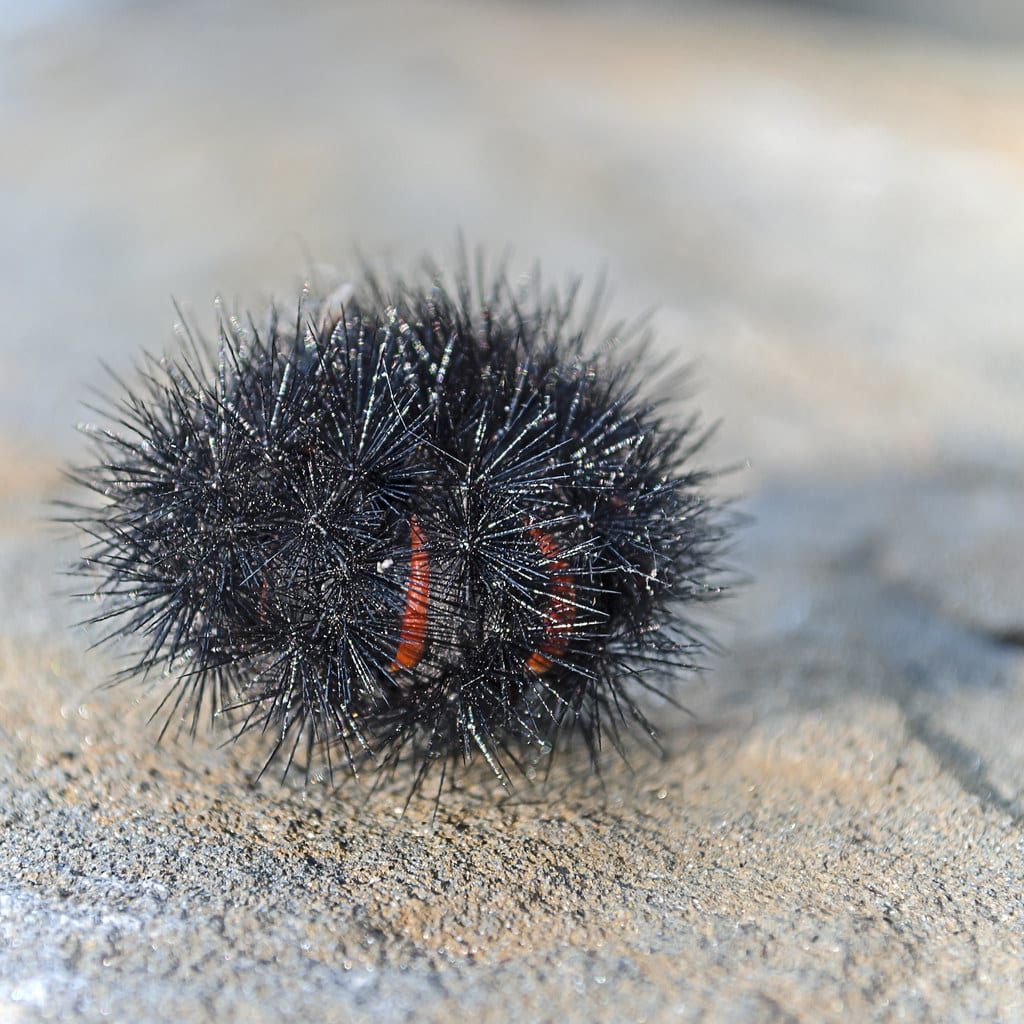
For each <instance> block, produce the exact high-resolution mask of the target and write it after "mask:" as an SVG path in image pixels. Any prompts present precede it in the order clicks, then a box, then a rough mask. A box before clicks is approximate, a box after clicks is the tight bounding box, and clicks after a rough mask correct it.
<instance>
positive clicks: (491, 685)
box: [75, 278, 726, 779]
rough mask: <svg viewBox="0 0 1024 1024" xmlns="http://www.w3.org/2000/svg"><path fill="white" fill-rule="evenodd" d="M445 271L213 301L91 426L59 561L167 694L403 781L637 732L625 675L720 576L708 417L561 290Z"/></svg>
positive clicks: (289, 750) (659, 650)
mask: <svg viewBox="0 0 1024 1024" xmlns="http://www.w3.org/2000/svg"><path fill="white" fill-rule="evenodd" d="M440 282H441V279H440V278H433V279H431V280H429V281H428V282H427V283H426V284H425V285H424V286H422V287H417V286H415V285H406V284H398V285H396V286H394V287H393V288H387V287H385V286H383V285H381V284H379V283H377V282H375V281H371V282H370V283H369V284H368V285H367V286H366V288H365V289H364V290H363V291H362V292H360V291H358V290H357V291H356V292H355V295H354V297H353V298H352V299H351V301H349V303H348V304H347V306H346V307H345V308H344V309H343V310H342V309H337V308H332V307H331V306H330V305H329V304H328V303H327V302H322V303H318V302H316V301H314V300H312V299H309V298H308V296H307V297H305V298H304V299H303V301H302V303H300V307H299V310H298V315H297V316H296V317H294V318H292V317H288V318H285V317H283V316H281V315H279V314H278V313H273V314H271V315H270V317H269V318H268V321H267V323H266V324H265V325H263V326H261V327H257V326H256V325H255V324H253V323H247V324H243V323H242V322H241V321H239V320H237V319H234V318H228V319H225V321H224V323H223V325H222V328H221V332H220V344H219V347H218V350H217V357H216V359H212V358H211V357H210V354H209V353H207V352H206V351H205V350H204V349H203V347H202V345H201V344H198V343H197V344H194V345H193V346H192V348H191V349H190V350H189V351H187V352H186V353H185V354H183V355H182V356H180V357H178V358H171V359H165V360H151V361H150V362H149V364H148V365H147V368H146V370H145V372H144V373H143V374H142V375H141V378H140V383H139V384H138V385H137V386H136V388H135V389H134V391H131V392H129V393H128V394H126V395H125V396H123V397H122V398H121V399H120V400H119V402H118V404H117V405H116V413H115V419H116V423H117V425H116V427H115V428H113V429H111V430H101V429H96V428H93V429H91V430H90V433H91V436H92V437H93V440H94V443H95V445H96V447H97V449H98V458H97V460H96V462H95V464H94V465H93V466H90V467H86V468H84V469H81V470H78V471H76V473H75V476H76V478H77V480H78V481H79V482H80V483H81V484H84V485H85V486H86V487H88V488H89V489H91V491H93V492H94V495H97V496H98V497H99V500H95V499H94V500H91V501H88V502H84V503H82V504H81V505H79V506H77V508H76V516H77V518H78V519H79V521H82V522H84V526H85V529H86V531H87V533H88V535H89V542H88V545H87V549H86V553H85V556H84V557H83V559H82V561H81V563H80V565H79V566H78V572H80V573H81V574H83V575H86V576H88V577H91V578H93V579H94V580H95V581H96V586H95V591H94V594H95V596H98V597H99V598H100V599H101V600H102V602H103V610H102V612H101V613H100V614H99V615H98V616H97V617H96V618H97V619H99V620H104V621H109V622H110V623H111V629H110V630H109V632H108V636H110V637H116V636H131V637H133V638H135V639H136V641H137V644H138V648H137V657H136V658H135V660H134V661H133V663H132V666H131V668H130V670H129V674H138V675H141V676H150V675H153V674H154V673H159V674H162V675H163V676H164V677H166V680H167V688H168V689H167V694H166V699H165V701H164V707H165V709H166V712H167V715H168V719H169V720H170V719H179V720H180V719H184V720H185V721H187V722H189V723H190V724H191V726H192V727H193V728H194V727H195V725H196V724H197V722H198V720H199V718H200V716H201V714H202V710H203V708H207V709H209V710H210V711H212V712H213V713H215V714H216V713H226V714H229V715H230V716H232V717H233V718H234V720H235V721H236V723H237V725H238V728H239V729H240V730H246V729H252V728H256V729H263V730H268V731H270V732H271V733H272V735H273V736H274V752H275V753H276V752H278V751H282V750H283V751H284V753H285V754H286V756H287V762H288V763H291V759H292V757H293V755H294V753H295V751H296V749H297V747H298V746H299V744H300V743H302V742H309V743H313V742H320V741H326V742H327V743H328V748H329V749H331V748H339V747H340V749H341V750H342V751H343V754H344V757H345V758H346V760H347V761H348V764H349V765H350V766H351V767H352V768H353V770H354V769H355V768H356V767H357V766H358V765H359V764H361V763H362V761H363V760H364V756H365V755H367V754H369V755H373V756H380V757H382V758H383V760H385V761H388V760H397V759H398V757H399V755H400V754H401V752H402V751H409V752H411V753H412V754H413V756H414V759H415V760H416V761H417V763H418V764H419V772H418V773H417V775H416V777H417V779H422V777H423V775H424V774H425V772H426V770H427V769H428V768H429V766H430V765H431V764H432V763H434V762H435V761H438V760H443V761H460V760H464V759H470V758H471V757H472V756H473V755H474V754H475V753H476V754H481V755H483V757H485V758H486V760H487V762H488V763H489V764H490V765H491V767H492V768H493V769H494V771H495V772H496V773H497V774H499V776H501V777H502V778H504V777H505V773H506V765H507V764H508V763H509V761H511V762H512V763H514V764H521V754H522V753H523V752H524V750H525V749H526V748H530V747H534V748H537V749H547V748H550V747H553V746H554V745H555V744H556V742H557V740H558V739H559V737H560V736H562V735H566V734H569V733H571V732H576V733H578V734H581V735H582V736H583V737H584V738H585V740H586V742H587V744H588V746H589V747H590V750H591V753H592V755H593V756H594V757H595V758H596V756H597V753H598V751H599V748H600V746H601V740H602V736H606V735H609V734H610V735H611V736H612V739H613V742H614V743H615V745H616V746H618V744H619V734H620V731H621V729H622V728H623V727H624V726H628V725H629V724H631V723H632V722H634V721H635V722H639V723H641V724H642V725H643V726H644V727H645V728H647V730H648V731H649V732H651V731H652V730H651V729H650V727H649V726H648V725H647V723H646V720H645V719H644V717H643V714H642V712H641V710H640V706H639V705H638V703H637V693H638V690H637V687H640V688H643V687H647V688H649V689H656V690H657V691H658V692H663V691H664V690H667V689H668V688H669V684H671V683H672V682H673V681H674V677H675V675H677V674H678V671H679V670H680V668H682V667H685V666H690V665H692V663H693V661H694V659H695V656H696V653H697V652H698V650H699V648H700V647H701V646H702V643H703V639H702V633H701V631H700V630H699V629H698V628H697V627H696V625H695V624H694V623H693V622H692V621H691V617H690V614H689V609H690V607H691V606H692V603H693V602H702V601H705V600H708V599H710V598H713V597H716V596H717V595H718V594H719V593H720V592H721V589H722V588H721V586H720V585H719V578H720V573H719V570H718V568H717V557H718V554H719V552H720V549H721V545H722V542H723V540H724V537H725V533H726V529H725V526H724V519H723V516H722V514H721V509H720V508H718V507H717V506H716V505H715V503H713V502H711V501H709V500H708V498H707V496H706V494H705V490H704V488H705V485H706V483H707V479H708V473H707V472H706V471H705V470H702V469H700V468H695V467H693V466H691V465H690V464H689V463H690V461H691V460H692V458H693V457H694V453H695V452H696V451H697V449H698V448H699V446H700V442H701V440H702V435H701V434H700V433H699V431H698V430H697V428H696V427H695V425H694V422H693V421H691V422H690V423H688V424H687V425H685V426H672V425H671V424H669V423H666V422H664V421H663V419H662V416H661V412H660V410H659V408H658V407H656V406H655V405H653V404H651V403H650V402H647V401H645V400H644V399H643V398H642V397H640V395H639V394H638V388H637V381H638V380H639V378H640V373H639V372H638V371H637V370H635V369H634V368H631V367H629V366H628V365H626V363H625V362H624V361H621V360H620V361H616V360H615V359H614V358H613V357H611V356H609V355H608V354H607V353H605V354H603V355H602V354H597V355H592V354H589V353H590V352H591V351H592V350H593V349H594V346H595V342H596V343H600V342H602V341H607V340H608V337H607V336H605V337H602V336H597V337H594V336H593V335H594V333H595V330H596V328H595V326H594V320H593V318H592V317H591V318H587V317H583V318H576V317H575V316H574V312H573V303H572V300H571V299H567V300H561V299H559V298H558V297H557V296H555V295H551V294H547V293H543V292H542V291H540V290H539V289H538V288H535V289H533V290H530V291H528V292H526V293H523V294H515V293H513V291H512V290H511V289H510V288H509V287H508V286H506V285H505V284H503V283H502V282H501V281H499V282H497V283H496V284H495V285H494V286H493V288H490V289H488V290H487V292H486V294H483V289H480V293H481V294H477V293H476V292H474V291H473V290H472V289H470V288H469V286H468V285H467V283H466V282H465V280H461V281H459V282H457V283H456V285H455V287H454V288H453V289H451V290H449V289H446V288H445V287H444V286H443V284H442V283H440Z"/></svg>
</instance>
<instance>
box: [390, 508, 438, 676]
mask: <svg viewBox="0 0 1024 1024" xmlns="http://www.w3.org/2000/svg"><path fill="white" fill-rule="evenodd" d="M429 607H430V558H429V557H428V555H427V545H426V539H425V538H424V536H423V531H422V530H421V529H420V524H419V522H418V521H417V519H416V517H415V516H410V517H409V583H408V585H407V586H406V588H405V611H404V612H403V613H402V625H401V627H400V628H399V632H398V650H397V651H396V652H395V660H394V661H393V662H392V663H391V665H390V666H389V667H388V671H389V672H398V671H400V670H401V669H403V668H415V667H416V666H417V665H418V664H419V662H420V658H422V657H423V650H424V648H425V647H426V646H427V610H428V608H429Z"/></svg>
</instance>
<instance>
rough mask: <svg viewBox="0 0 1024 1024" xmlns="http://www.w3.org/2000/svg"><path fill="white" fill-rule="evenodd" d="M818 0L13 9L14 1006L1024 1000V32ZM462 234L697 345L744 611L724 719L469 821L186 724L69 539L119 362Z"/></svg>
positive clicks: (513, 796)
mask: <svg viewBox="0 0 1024 1024" xmlns="http://www.w3.org/2000/svg"><path fill="white" fill-rule="evenodd" d="M918 6H920V5H918ZM910 9H913V10H917V9H918V7H914V5H910V7H908V10H910ZM997 9H998V11H999V12H1000V17H1005V18H1011V17H1012V5H999V4H993V5H991V10H993V11H995V10H997ZM798 10H799V9H798V8H797V7H794V6H789V7H787V6H785V5H780V6H778V7H764V8H750V9H744V8H739V7H735V6H733V5H728V7H725V6H724V5H723V6H719V7H717V8H716V7H706V8H705V7H695V6H689V5H685V4H678V5H676V4H673V5H658V6H653V7H650V8H648V7H645V6H635V7H631V8H629V9H628V10H622V11H616V10H613V9H611V8H608V9H602V8H600V7H592V6H590V5H564V6H560V5H559V6H549V5H526V4H523V5H519V4H505V5H499V4H488V3H475V2H474V3H469V2H468V0H467V2H466V3H457V2H454V0H441V2H438V3H431V4H429V5H423V4H416V3H412V2H409V3H405V4H399V3H393V4H385V5H365V6H364V5H359V4H351V5H348V4H346V5H340V4H331V3H325V2H315V0H310V2H308V3H303V4H300V5H296V7H295V9H294V11H290V12H289V13H288V14H287V15H285V14H283V13H282V11H281V8H280V7H279V6H278V5H270V4H266V5H259V4H245V5H242V4H241V3H225V4H221V5H212V4H199V3H180V4H165V3H150V4H140V5H129V4H123V5H122V4H108V5H95V6H93V7H92V8H90V13H89V14H88V16H86V14H85V13H83V11H82V10H81V9H78V8H75V7H71V6H66V7H61V8H60V11H59V14H60V16H59V17H58V18H53V17H50V18H47V17H45V16H43V15H39V16H36V17H34V18H33V19H26V20H24V21H23V22H22V23H19V24H17V25H14V24H13V23H7V24H0V121H2V124H3V140H4V141H3V151H4V159H3V160H2V161H0V223H2V224H3V225H4V231H3V236H4V246H3V248H2V249H0V270H2V273H0V308H2V309H3V311H4V320H3V322H4V330H3V332H2V334H0V613H2V614H0V1019H3V1020H10V1021H15V1022H20V1021H37V1020H39V1021H49V1020H61V1019H83V1020H99V1019H115V1020H143V1019H154V1020H175V1021H180V1022H186V1021H202V1020H231V1019H239V1020H246V1021H257V1022H258V1021H263V1020H266V1021H278V1020H282V1019H287V1020H302V1021H314V1020H315V1021H333V1020H338V1021H342V1020H344V1021H362V1020H366V1021H375V1022H380V1021H392V1020H393V1021H401V1020H413V1019H415V1020H425V1021H446V1020H453V1019H467V1018H468V1019H475V1020H480V1021H485V1022H486V1021H505V1020H509V1019H514V1020H523V1021H525V1020H559V1021H581V1022H583V1021H626V1020H630V1021H641V1020H646V1021H662V1020H664V1021H668V1020H681V1021H687V1020H703V1019H712V1020H721V1021H747V1020H749V1021H762V1020H780V1021H782V1020H787V1021H788V1020H798V1021H815V1022H817V1021H829V1020H840V1019H878V1020H898V1021H913V1020H921V1021H927V1020H936V1019H944V1020H972V1021H973V1020H991V1021H1013V1020H1019V1019H1022V1018H1024V915H1022V910H1024V908H1022V891H1024V889H1022V881H1021V880H1022V873H1024V841H1022V821H1024V785H1022V780H1024V585H1022V583H1021V580H1022V578H1024V543H1022V541H1024V531H1022V528H1021V518H1022V516H1021V509H1022V507H1024V458H1022V457H1024V405H1022V403H1021V394H1022V393H1024V303H1022V302H1021V300H1020V265H1021V253H1024V144H1022V138H1024V136H1022V135H1021V133H1020V124H1021V118H1022V117H1024V60H1022V59H1021V57H1022V56H1024V55H1022V54H1021V52H1020V51H1019V50H1015V49H1013V48H1012V47H1011V46H1010V45H1009V44H1005V45H1001V46H997V45H989V46H982V45H981V44H979V43H977V42H973V43H971V44H969V45H968V44H966V43H960V42H957V40H956V37H955V36H953V35H942V36H927V35H925V34H922V33H921V32H919V31H915V30H913V29H912V28H910V27H904V28H896V27H894V26H893V25H892V24H885V25H880V24H873V23H871V22H857V21H853V20H847V21H841V20H829V19H828V18H827V17H825V16H824V15H820V14H819V15H815V16H810V15H808V14H806V13H805V14H803V15H799V14H798V13H797V12H798ZM51 14H52V11H51ZM1008 34H1009V35H1011V36H1012V33H1008ZM1015 38H1019V35H1018V36H1015ZM459 227H461V228H462V229H463V230H464V231H465V232H466V234H467V236H468V237H469V238H470V239H471V240H472V241H477V240H479V241H482V242H487V243H490V244H492V245H494V246H496V247H500V246H502V245H504V244H505V243H509V244H511V245H512V246H513V247H514V253H515V255H514V256H513V260H514V261H515V260H520V263H521V265H523V266H527V265H528V262H529V260H530V259H531V258H532V257H534V256H535V255H536V256H541V257H543V258H544V261H545V264H546V266H547V267H548V269H549V271H550V272H552V273H553V274H554V275H555V276H557V275H558V274H560V273H562V272H563V271H568V270H571V269H577V270H582V271H585V272H592V271H594V270H595V269H597V268H599V267H601V266H602V265H603V266H604V267H606V269H607V271H608V275H609V277H610V278H611V280H613V281H614V282H615V284H616V293H615V297H614V299H613V308H614V309H615V310H616V311H621V312H624V313H628V312H631V311H635V310H636V309H638V308H644V307H647V306H656V307H657V308H658V312H657V314H656V316H655V323H656V325H657V327H658V329H659V336H660V338H661V343H662V344H663V345H664V346H666V347H668V346H676V349H677V351H678V352H679V353H681V354H682V355H684V356H685V357H687V358H692V359H694V360H695V361H696V362H695V371H694V372H695V377H696V383H697V385H698V388H699V391H698V394H699V401H700V403H701V404H702V406H704V407H705V408H706V409H707V410H708V412H709V414H710V415H711V416H712V417H717V416H719V415H721V416H722V418H723V425H722V428H721V430H720V431H719V432H718V434H717V435H716V438H715V441H714V445H713V448H712V450H711V451H710V452H709V459H711V460H712V461H715V462H717V463H719V464H738V465H739V469H738V470H737V471H736V472H734V473H731V474H729V475H727V476H725V477H723V479H722V480H721V484H720V486H721V488H722V490H723V491H724V492H726V493H742V494H744V495H745V498H744V501H743V504H742V507H743V510H744V511H745V512H747V513H749V514H750V516H751V523H750V525H749V526H748V527H747V528H746V529H744V530H743V531H742V534H741V536H740V538H739V540H738V542H737V545H736V548H735V551H734V553H733V561H734V562H735V564H736V565H737V567H738V568H739V569H740V570H741V571H742V572H743V573H744V574H746V575H749V577H750V578H751V583H750V584H749V585H748V586H746V587H744V588H742V589H741V591H740V592H739V593H737V595H736V597H735V598H734V599H733V600H732V602H730V603H729V604H728V605H724V606H723V607H722V608H721V610H720V613H719V615H718V619H717V622H716V628H717V631H718V634H719V635H720V637H721V638H722V641H723V644H724V646H725V648H726V653H724V654H723V655H722V656H721V657H720V658H718V659H717V660H716V664H715V665H714V669H713V671H711V672H709V673H708V674H707V675H706V676H704V677H702V678H701V679H700V680H699V681H697V682H692V681H690V682H688V683H686V684H685V686H686V687H687V688H686V689H685V690H684V691H683V692H684V693H685V699H686V702H687V703H688V705H689V706H690V707H691V708H692V710H693V712H694V717H693V718H692V719H687V718H686V717H684V716H681V715H677V716H672V715H665V714H662V713H659V718H662V719H663V720H664V723H665V725H664V730H663V736H662V741H663V744H664V747H665V756H664V757H663V758H660V759H659V758H657V757H655V756H654V755H653V754H652V753H651V752H649V751H647V750H646V748H644V747H643V745H642V744H638V745H637V747H636V749H635V750H634V749H632V748H631V750H630V759H631V764H632V768H631V769H628V768H626V767H625V766H624V765H623V764H622V763H621V762H619V761H618V760H617V759H616V758H615V757H614V756H610V757H609V759H608V761H607V763H606V767H605V771H604V774H603V777H602V778H601V779H595V778H594V777H593V776H592V773H591V772H590V771H589V769H588V766H587V764H586V762H585V758H580V759H579V760H576V759H574V758H573V757H572V756H569V757H566V758H563V759H562V760H561V761H560V762H558V763H556V764H555V765H554V767H553V768H552V770H551V774H550V777H549V778H547V779H546V780H545V779H543V778H538V779H536V780H535V781H534V782H533V783H532V784H531V783H529V782H526V781H523V782H522V783H521V784H519V785H518V786H517V787H516V789H515V791H514V792H512V793H503V792H502V791H501V789H500V787H498V786H497V785H496V784H495V782H494V781H493V780H492V779H491V778H489V777H488V774H487V772H486V770H485V769H475V768H474V769H472V770H470V771H469V772H467V773H466V774H465V775H464V777H463V778H462V779H461V781H460V784H459V787H458V789H457V790H455V791H454V792H451V793H447V794H446V795H445V797H444V799H443V802H442V803H441V805H440V808H439V810H438V812H437V816H436V820H434V821H433V822H432V821H431V815H432V811H433V806H432V803H431V801H430V800H429V799H423V800H414V801H413V802H412V804H411V806H410V807H409V809H408V811H407V812H406V814H405V815H404V817H403V816H402V815H401V810H402V806H403V803H404V799H405V788H404V785H403V783H402V781H401V779H399V780H397V781H395V782H394V783H390V784H385V785H383V786H380V787H378V788H377V789H376V790H375V791H373V790H372V789H371V785H370V781H369V780H366V781H364V782H362V783H361V784H355V783H346V784H344V785H341V786H340V787H339V788H338V789H336V790H332V789H330V787H328V786H327V785H325V784H324V783H323V781H322V779H320V778H319V777H318V776H314V777H313V778H312V779H311V780H310V782H309V783H308V784H307V785H304V784H303V780H302V779H301V778H297V777H294V776H293V777H291V778H290V779H289V781H288V782H287V784H283V785H282V784H280V783H278V782H277V781H276V780H273V779H264V780H263V781H262V782H261V783H260V784H259V785H254V783H253V766H254V765H256V764H258V763H259V759H260V749H259V745H258V743H255V742H246V743H244V744H239V745H237V746H232V747H221V746H219V745H218V743H217V737H216V736H214V737H211V736H208V735H201V736H200V737H199V738H198V739H197V740H196V741H195V742H191V741H189V740H188V739H187V738H185V739H179V740H173V739H172V740H171V741H169V742H166V743H165V744H163V745H161V746H156V745H155V744H154V739H155V730H154V729H153V728H152V727H150V726H148V725H147V715H148V713H149V712H151V711H152V708H153V704H154V701H155V699H156V698H155V697H154V696H152V695H150V696H145V695H142V694H139V693H138V692H136V691H134V690H131V689H126V688H121V689H116V690H108V689H103V688H102V683H103V681H104V680H105V679H106V678H108V677H109V675H110V673H111V672H112V671H113V669H114V668H115V667H116V660H115V658H116V652H113V651H90V650H88V649H87V644H88V641H89V639H90V638H89V637H88V636H87V635H84V634H83V632H82V631H80V630H77V629H73V628H70V626H71V623H72V621H73V620H74V619H75V618H76V617H80V616H81V615H82V614H83V611H82V608H81V606H78V605H76V604H75V603H74V602H72V601H69V600H67V599H66V597H64V596H63V594H62V592H63V591H65V590H67V589H69V584H67V583H66V582H65V581H63V580H61V579H60V577H59V576H58V575H57V570H58V569H59V568H60V566H61V565H63V564H66V563H67V562H68V561H69V560H70V559H71V558H73V557H74V554H75V550H76V542H75V541H74V540H73V539H71V538H68V537H65V536H63V535H62V531H61V530H60V529H57V528H54V527H52V526H46V525H45V524H44V522H43V521H44V520H45V519H46V517H47V516H48V515H49V514H50V513H49V510H48V509H47V506H46V502H47V501H48V500H50V499H52V498H54V497H57V496H59V494H60V493H61V492H62V486H63V485H62V484H61V481H60V477H59V467H60V466H61V464H62V463H63V461H64V460H65V459H66V458H67V457H68V456H69V455H73V454H74V452H75V451H76V450H78V440H77V438H76V436H75V434H74V431H73V425H74V423H75V421H76V420H78V419H80V418H84V417H86V416H88V415H89V413H87V412H85V411H83V410H81V409H80V408H79V407H78V406H76V405H75V402H76V401H77V400H78V399H79V398H82V397H85V396H87V390H88V388H89V387H90V386H92V385H96V384H100V383H102V381H103V376H102V373H101V371H100V370H99V369H98V363H99V360H100V359H101V358H102V359H105V360H107V361H108V362H110V363H112V364H113V365H114V366H115V367H116V368H118V369H120V370H126V369H127V368H128V367H130V365H131V361H132V359H133V357H134V355H135V354H136V353H137V352H138V351H139V349H140V348H142V347H146V348H149V349H156V350H159V349H160V348H161V347H162V346H166V345H173V343H174V342H173V338H172V335H171V332H170V330H169V324H170V322H171V321H172V320H173V318H174V313H173V309H172V308H171V305H170V302H169V296H172V295H173V296H176V297H178V298H179V299H181V300H191V301H192V302H194V304H195V308H196V309H197V310H199V311H200V312H199V314H198V315H199V316H200V318H202V317H203V316H204V315H206V314H204V313H203V312H202V311H203V310H205V309H207V308H208V304H209V302H210V300H211V299H212V298H213V296H214V294H215V293H217V292H221V293H223V294H224V295H225V296H227V297H229V298H231V299H234V298H236V297H237V298H238V299H239V300H240V301H241V302H242V303H253V304H258V303H260V302H262V301H263V300H264V299H265V297H266V296H267V295H270V294H274V295H278V296H280V295H285V294H288V293H289V292H290V291H291V290H293V289H294V288H295V287H296V282H297V280H298V279H299V278H300V277H301V276H302V275H303V274H306V273H307V272H314V271H315V272H317V273H320V274H325V275H329V273H330V271H329V270H324V269H322V268H319V267H318V266H317V265H316V264H315V263H314V259H313V256H312V255H310V254H315V257H316V260H317V261H319V260H322V261H324V263H326V264H330V265H333V266H337V267H339V268H345V267H348V266H351V264H352V251H353V246H354V244H356V243H358V245H359V246H360V247H361V249H362V251H364V252H367V253H371V254H377V253H384V254H390V255H391V256H393V257H394V258H395V259H396V260H399V261H401V260H408V259H409V258H411V257H413V256H415V254H416V253H418V252H420V251H422V250H424V249H429V250H431V251H433V252H435V253H441V254H442V255H443V254H444V252H445V251H446V250H450V249H451V248H452V247H453V245H454V239H455V232H456V229H457V228H459Z"/></svg>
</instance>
